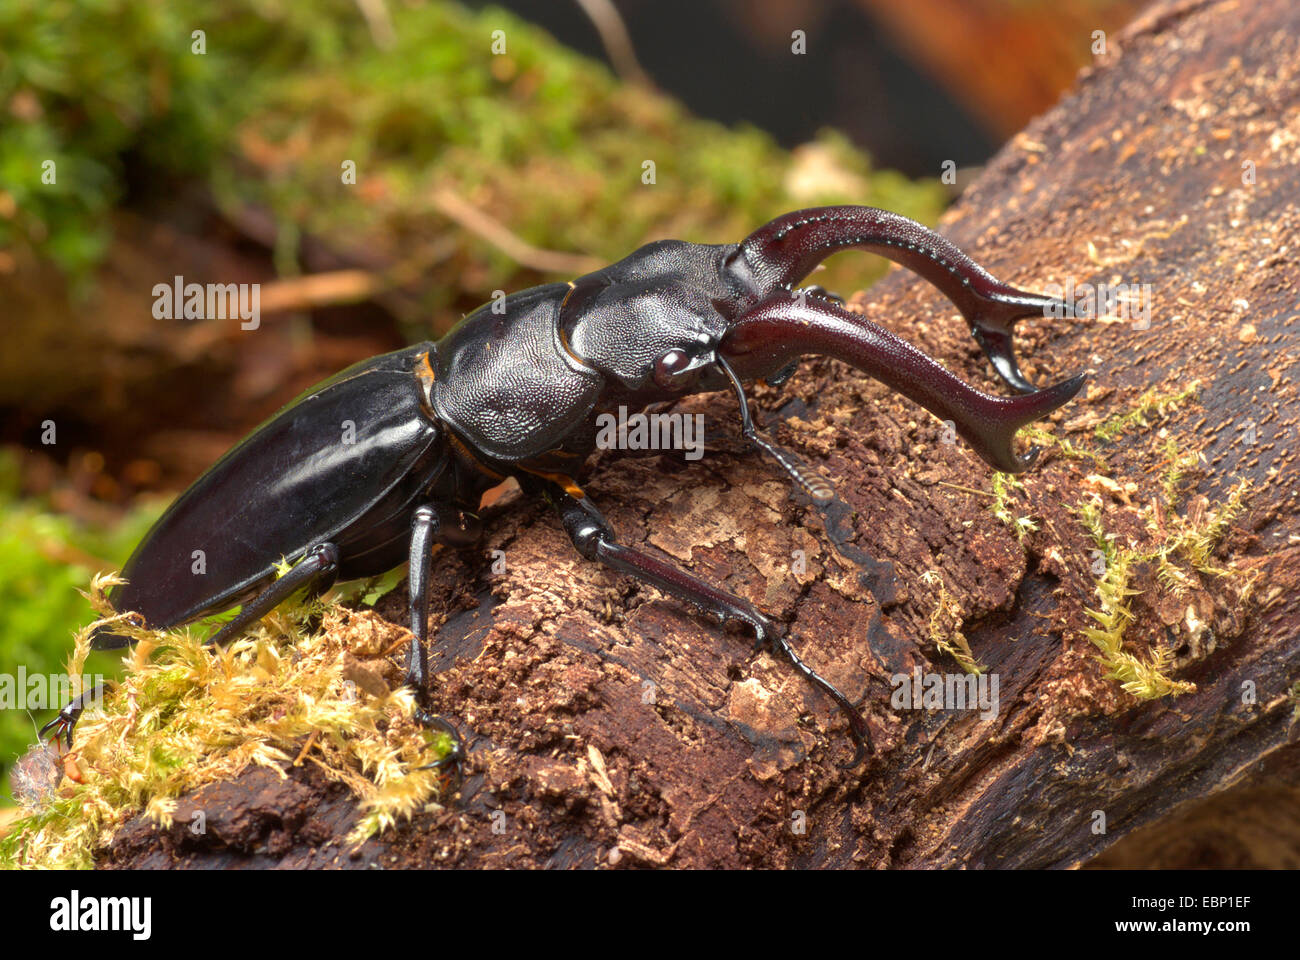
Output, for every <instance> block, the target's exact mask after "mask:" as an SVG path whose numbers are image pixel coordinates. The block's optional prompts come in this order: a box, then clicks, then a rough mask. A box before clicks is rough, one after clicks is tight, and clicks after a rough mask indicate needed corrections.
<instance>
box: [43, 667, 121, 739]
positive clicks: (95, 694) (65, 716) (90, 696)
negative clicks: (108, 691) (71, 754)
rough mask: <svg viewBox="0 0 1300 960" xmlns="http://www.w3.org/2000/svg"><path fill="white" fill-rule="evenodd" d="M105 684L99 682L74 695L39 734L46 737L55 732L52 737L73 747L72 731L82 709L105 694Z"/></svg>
mask: <svg viewBox="0 0 1300 960" xmlns="http://www.w3.org/2000/svg"><path fill="white" fill-rule="evenodd" d="M104 686H105V685H104V684H103V683H97V684H95V685H94V686H93V687H91V688H90V689H89V690H83V691H82V693H81V696H79V697H73V698H72V700H70V701H69V702H68V705H67V706H65V707H64V708H63V709H62V710H60V711H59V715H58V716H57V717H55V718H54V719H53V720H51V721H50V722H49V723H47V724H46V725H45V726H43V727H41V732H40V734H39V736H41V737H44V736H45V735H46V734H47V733H51V732H52V733H53V736H52V737H51V739H53V740H58V739H59V738H62V739H63V742H64V744H65V745H66V747H67V748H68V749H69V750H71V749H72V731H73V730H75V729H76V726H77V721H78V720H80V719H81V714H82V711H84V710H85V709H86V707H88V706H90V705H91V704H92V703H96V702H98V700H99V699H100V698H101V697H102V696H103V695H104Z"/></svg>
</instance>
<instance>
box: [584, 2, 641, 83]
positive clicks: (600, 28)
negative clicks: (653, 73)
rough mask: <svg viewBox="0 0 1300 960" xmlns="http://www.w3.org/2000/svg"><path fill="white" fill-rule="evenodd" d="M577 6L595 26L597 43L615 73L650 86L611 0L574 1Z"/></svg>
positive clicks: (625, 25)
mask: <svg viewBox="0 0 1300 960" xmlns="http://www.w3.org/2000/svg"><path fill="white" fill-rule="evenodd" d="M577 4H578V6H580V7H582V12H583V13H585V14H586V15H587V16H588V17H589V18H590V20H591V22H592V24H593V25H594V26H595V27H596V32H597V33H598V34H600V42H601V44H602V45H603V46H604V47H605V53H606V54H608V55H609V62H610V63H612V64H613V65H614V69H615V70H616V71H617V72H618V75H619V76H620V77H622V78H623V79H624V80H626V81H627V82H628V83H636V84H640V85H641V86H643V87H653V86H654V83H653V82H652V81H651V79H650V75H649V74H647V73H646V72H645V70H643V69H642V68H641V64H640V62H639V61H638V60H637V58H636V51H635V50H634V49H633V48H632V38H631V36H629V35H628V32H627V24H625V23H624V22H623V17H622V15H621V14H620V13H619V12H618V8H617V7H616V6H614V3H613V0H577Z"/></svg>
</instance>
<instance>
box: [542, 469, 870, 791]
mask: <svg viewBox="0 0 1300 960" xmlns="http://www.w3.org/2000/svg"><path fill="white" fill-rule="evenodd" d="M544 489H545V493H546V497H547V499H549V500H550V501H551V503H552V504H553V505H554V506H555V508H556V509H557V510H558V511H559V514H560V521H561V522H562V523H563V524H564V530H565V532H566V533H568V535H569V539H571V540H572V541H573V545H574V546H575V547H577V548H578V552H579V553H581V554H582V555H583V556H584V557H586V558H587V559H588V560H598V561H600V562H601V563H603V564H605V565H606V566H607V567H611V568H612V569H614V570H617V571H619V572H620V573H626V574H629V575H631V576H633V577H636V578H637V579H638V580H642V581H644V582H646V583H649V584H652V585H653V586H656V587H658V588H659V589H660V590H662V591H664V592H665V593H667V594H668V595H669V596H672V597H676V598H677V599H678V600H685V601H686V602H687V603H690V604H693V605H694V606H696V607H699V608H700V609H702V610H704V611H706V612H708V613H712V614H714V615H715V616H718V617H720V618H722V619H723V620H724V621H725V620H739V621H741V622H742V623H747V624H749V626H750V627H752V628H753V630H754V634H755V637H756V644H755V645H756V647H767V648H768V649H770V650H771V651H772V652H773V653H775V654H778V655H779V656H781V657H783V658H784V659H785V660H786V661H787V662H788V663H789V664H790V665H791V666H793V667H794V668H795V670H797V671H798V672H799V674H800V676H802V677H803V678H804V679H805V680H807V681H808V683H810V684H811V685H812V686H813V687H815V688H816V689H818V690H820V691H821V692H822V693H824V694H825V695H826V696H828V697H830V699H831V700H832V701H833V702H834V703H835V705H836V706H837V707H839V709H840V711H841V712H842V713H843V714H844V716H845V717H846V718H847V719H848V721H849V733H850V736H852V737H853V742H854V744H855V745H856V747H857V750H856V752H855V754H854V757H853V760H852V761H851V762H850V763H849V764H848V766H856V765H857V764H858V763H859V762H860V761H861V760H862V759H863V758H864V757H866V756H867V755H869V754H870V753H871V736H870V732H869V730H868V729H867V722H866V720H865V719H863V717H862V714H861V713H859V712H858V710H857V708H856V707H854V705H853V703H852V702H851V701H850V700H849V698H848V697H846V696H845V695H844V694H843V693H841V692H840V691H839V690H838V689H837V688H836V687H835V685H834V684H832V683H831V682H830V681H829V680H827V679H826V678H825V677H823V676H822V675H821V674H819V673H818V672H817V671H816V670H814V669H813V668H812V667H810V666H809V665H808V664H806V663H805V662H804V661H803V659H802V658H801V657H800V656H799V655H798V654H797V653H795V651H794V648H793V647H791V646H790V643H789V641H788V640H786V638H785V637H784V636H782V634H781V631H780V629H779V628H778V627H777V626H776V624H774V623H773V622H772V621H771V620H769V619H768V618H767V617H766V616H764V615H763V614H761V613H759V612H758V610H756V609H754V607H753V606H751V605H750V604H748V603H746V602H745V601H744V600H742V599H740V598H739V597H737V596H735V595H734V594H730V593H727V592H726V591H725V590H722V589H720V588H718V587H715V586H713V585H712V584H710V583H707V582H706V581H704V580H701V579H700V578H699V577H696V576H694V575H692V574H690V573H687V572H686V571H685V570H682V569H680V568H678V567H676V566H674V565H673V564H671V563H668V562H666V561H663V560H660V559H658V558H657V557H654V556H652V555H650V554H648V553H645V552H643V551H641V550H637V549H635V548H633V547H628V546H624V545H623V544H621V543H619V542H618V539H617V538H616V536H615V534H614V530H613V528H611V527H610V525H609V523H608V521H606V520H605V518H604V517H603V516H602V515H601V513H600V511H599V510H597V509H596V507H595V506H594V505H593V504H592V503H591V501H590V500H586V499H583V500H578V499H577V498H575V497H572V496H570V495H569V494H568V493H565V492H564V491H563V490H561V489H559V488H558V487H554V486H550V485H548V486H547V487H545V488H544Z"/></svg>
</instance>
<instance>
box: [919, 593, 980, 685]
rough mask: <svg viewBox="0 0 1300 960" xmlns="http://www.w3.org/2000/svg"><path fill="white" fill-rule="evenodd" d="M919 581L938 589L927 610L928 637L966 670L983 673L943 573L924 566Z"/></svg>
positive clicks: (959, 610) (942, 651)
mask: <svg viewBox="0 0 1300 960" xmlns="http://www.w3.org/2000/svg"><path fill="white" fill-rule="evenodd" d="M921 582H922V583H924V584H925V585H926V586H929V587H933V588H935V589H936V590H937V591H938V594H939V596H938V599H937V600H936V601H935V607H934V611H933V612H932V613H931V614H930V641H931V642H932V643H933V644H934V645H935V646H936V647H938V649H939V651H940V652H941V653H946V654H948V655H949V656H951V657H952V658H953V659H954V660H956V661H957V663H958V664H960V665H961V668H962V669H963V670H965V671H966V672H967V673H983V672H984V667H983V665H981V664H980V663H978V662H977V661H976V660H975V654H974V653H973V652H972V651H971V647H970V641H969V640H967V639H966V635H965V634H964V633H962V632H961V627H962V619H963V618H962V611H961V608H960V607H959V606H958V605H957V601H956V600H955V599H954V598H953V596H952V594H951V593H949V592H948V587H947V586H946V585H945V584H944V582H943V577H942V576H941V575H940V574H939V571H937V570H927V571H926V572H925V573H923V574H922V575H921Z"/></svg>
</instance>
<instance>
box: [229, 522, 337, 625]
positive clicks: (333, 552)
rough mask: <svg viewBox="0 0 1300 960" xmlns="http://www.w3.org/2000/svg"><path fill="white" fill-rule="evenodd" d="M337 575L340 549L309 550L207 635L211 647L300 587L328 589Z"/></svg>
mask: <svg viewBox="0 0 1300 960" xmlns="http://www.w3.org/2000/svg"><path fill="white" fill-rule="evenodd" d="M338 572H339V548H338V547H336V546H335V545H334V544H332V543H321V544H317V545H316V546H314V547H312V548H311V549H310V550H308V551H307V553H306V554H305V555H304V556H303V558H302V559H301V560H299V561H298V562H297V563H296V564H294V565H293V567H291V568H290V569H289V571H288V572H287V573H286V574H285V575H284V576H282V577H279V578H278V579H276V581H275V582H274V583H272V584H271V585H270V586H269V587H267V588H266V589H265V590H264V591H263V592H262V593H260V594H258V596H256V597H254V598H253V599H252V600H250V601H248V603H246V604H244V606H243V608H242V609H241V610H240V611H239V613H237V614H236V615H235V616H234V617H233V618H232V619H231V620H230V621H229V622H228V623H227V624H225V626H223V627H222V628H221V629H220V630H218V631H217V632H216V633H214V634H213V635H212V636H210V637H209V638H208V640H207V642H208V643H211V644H222V643H225V642H226V641H228V640H233V639H234V638H235V637H237V636H239V635H240V634H241V633H243V632H244V631H245V630H247V629H248V628H249V627H250V626H252V625H253V624H254V623H256V622H257V621H258V620H261V619H262V618H263V617H264V616H266V615H267V614H268V613H270V612H271V611H272V610H274V609H275V608H276V607H278V606H279V605H280V604H282V603H284V601H286V600H288V599H289V598H290V597H291V596H293V595H294V594H295V593H297V592H298V591H299V590H301V589H302V588H303V587H311V588H313V589H317V588H318V589H320V590H328V589H329V587H330V585H331V584H333V582H334V580H335V578H336V577H337V576H338Z"/></svg>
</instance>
